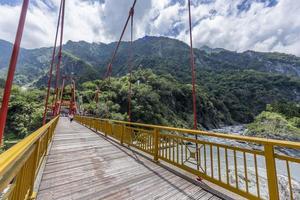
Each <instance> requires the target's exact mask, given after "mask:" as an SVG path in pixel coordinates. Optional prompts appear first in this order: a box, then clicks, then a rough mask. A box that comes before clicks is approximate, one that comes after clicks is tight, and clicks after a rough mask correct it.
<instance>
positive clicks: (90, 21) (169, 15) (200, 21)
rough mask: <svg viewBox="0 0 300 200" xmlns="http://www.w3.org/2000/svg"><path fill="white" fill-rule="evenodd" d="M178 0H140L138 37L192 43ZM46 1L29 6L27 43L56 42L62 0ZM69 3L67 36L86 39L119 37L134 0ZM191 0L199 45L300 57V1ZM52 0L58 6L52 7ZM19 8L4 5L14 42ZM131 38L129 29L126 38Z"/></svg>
mask: <svg viewBox="0 0 300 200" xmlns="http://www.w3.org/2000/svg"><path fill="white" fill-rule="evenodd" d="M176 1H177V3H176ZM176 1H175V0H159V1H158V0H138V3H137V5H136V17H135V35H136V37H143V36H144V35H146V34H147V35H166V36H172V37H175V38H177V39H180V40H183V41H185V42H188V32H187V30H188V15H187V10H186V8H187V3H186V0H185V1H182V0H181V1H180V2H179V1H178V0H176ZM273 1H274V0H273ZM0 2H1V0H0ZM43 2H44V1H37V2H36V3H34V4H32V5H31V6H30V9H29V11H28V17H27V21H26V28H25V31H24V38H23V43H22V45H23V46H24V47H28V48H33V47H40V46H51V45H52V43H53V39H54V34H55V23H56V21H57V19H56V18H57V10H58V5H59V0H50V1H47V4H45V3H43ZM66 2H67V5H66V25H65V36H64V41H67V40H75V41H78V40H86V41H88V42H112V41H116V40H117V39H118V37H119V35H120V32H121V30H122V27H123V25H124V23H125V20H126V17H127V15H128V11H129V8H130V6H131V4H132V1H131V0H122V1H120V0H106V1H100V0H98V1H97V0H93V1H91V0H72V1H66ZM182 2H183V3H182ZM193 2H194V3H195V6H193V8H192V12H193V21H194V23H195V26H194V29H193V34H194V41H195V46H196V47H200V46H203V45H208V46H211V47H222V48H226V49H230V50H235V51H245V50H248V49H251V50H258V51H280V52H286V53H292V54H296V55H298V56H300V20H298V19H300V12H299V10H300V1H295V0H278V3H277V4H276V5H275V6H271V7H268V6H267V3H260V2H259V1H254V0H252V1H251V0H249V1H248V2H249V3H251V7H250V8H249V9H248V10H244V11H243V10H240V9H238V5H240V4H241V3H242V2H244V0H214V1H199V0H198V1H197V2H196V0H194V1H193ZM201 2H202V3H201ZM203 2H205V3H203ZM49 5H54V7H51V8H49ZM54 11H55V12H54ZM19 12H20V5H17V6H8V5H1V4H0V16H1V17H0V38H2V39H6V40H9V41H13V39H14V34H15V30H16V23H17V20H18V17H19ZM2 16H5V17H2ZM128 38H129V35H128V34H126V35H125V39H128Z"/></svg>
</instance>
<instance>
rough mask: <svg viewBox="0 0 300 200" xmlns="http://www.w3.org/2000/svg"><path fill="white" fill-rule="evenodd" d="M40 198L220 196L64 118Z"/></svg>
mask: <svg viewBox="0 0 300 200" xmlns="http://www.w3.org/2000/svg"><path fill="white" fill-rule="evenodd" d="M37 199H38V200H48V199H51V200H58V199H65V200H75V199H80V200H86V199H113V200H118V199H120V200H123V199H145V200H149V199H180V200H181V199H219V198H217V197H216V196H214V195H212V194H210V193H209V192H207V191H205V190H203V189H202V188H201V187H199V186H196V185H194V184H193V183H191V182H189V181H187V180H185V179H183V178H181V177H179V176H176V175H175V174H173V173H172V172H170V171H168V170H167V169H165V168H163V167H161V166H159V165H156V164H155V163H153V162H151V161H150V160H148V159H146V158H145V157H143V156H141V155H140V154H137V153H135V152H134V151H132V150H130V149H128V148H126V147H122V146H121V145H118V144H117V143H115V142H113V141H111V140H110V139H107V138H105V137H104V136H101V135H98V134H96V133H94V132H93V131H91V130H89V129H88V128H86V127H84V126H81V125H79V124H78V123H76V122H73V123H70V122H69V121H68V120H67V119H65V118H61V119H60V121H59V123H58V126H57V128H56V135H55V137H54V140H53V144H52V148H51V150H50V153H49V155H48V159H47V161H46V167H45V169H44V173H43V177H42V181H41V184H40V187H39V191H38V196H37Z"/></svg>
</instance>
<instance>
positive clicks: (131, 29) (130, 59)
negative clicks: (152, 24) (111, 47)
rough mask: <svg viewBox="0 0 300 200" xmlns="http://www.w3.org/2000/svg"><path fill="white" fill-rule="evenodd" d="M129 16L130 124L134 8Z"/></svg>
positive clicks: (129, 118)
mask: <svg viewBox="0 0 300 200" xmlns="http://www.w3.org/2000/svg"><path fill="white" fill-rule="evenodd" d="M130 15H131V24H130V26H131V27H130V50H129V62H128V71H129V87H128V111H127V112H128V121H129V122H131V120H132V118H131V95H132V91H131V81H132V59H133V19H134V8H131V9H130Z"/></svg>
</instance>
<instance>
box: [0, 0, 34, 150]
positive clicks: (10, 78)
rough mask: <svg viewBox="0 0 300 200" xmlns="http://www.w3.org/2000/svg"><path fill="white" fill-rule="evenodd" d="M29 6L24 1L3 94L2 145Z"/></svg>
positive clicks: (0, 129) (1, 117) (0, 138)
mask: <svg viewBox="0 0 300 200" xmlns="http://www.w3.org/2000/svg"><path fill="white" fill-rule="evenodd" d="M28 5H29V0H23V5H22V9H21V15H20V18H19V24H18V29H17V33H16V38H15V42H14V46H13V51H12V55H11V58H10V63H9V68H8V72H7V78H6V82H5V87H4V93H3V98H2V105H1V110H0V145H1V144H2V138H3V134H4V128H5V123H6V118H7V111H8V103H9V99H10V94H11V88H12V83H13V79H14V75H15V71H16V66H17V61H18V56H19V51H20V45H21V40H22V35H23V30H24V24H25V19H26V14H27V10H28Z"/></svg>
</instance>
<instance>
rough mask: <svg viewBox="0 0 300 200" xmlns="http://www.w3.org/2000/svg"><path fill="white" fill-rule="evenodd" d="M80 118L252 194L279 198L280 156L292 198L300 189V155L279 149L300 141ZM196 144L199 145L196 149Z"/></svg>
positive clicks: (171, 161) (239, 191) (158, 157)
mask: <svg viewBox="0 0 300 200" xmlns="http://www.w3.org/2000/svg"><path fill="white" fill-rule="evenodd" d="M75 120H76V121H78V122H79V123H81V124H83V125H86V126H88V127H89V128H93V129H95V130H96V131H100V132H102V133H104V134H105V136H110V137H113V138H115V139H117V140H118V141H120V143H121V144H123V143H124V144H128V145H130V146H131V147H134V148H137V149H139V150H141V151H143V152H145V153H147V154H150V155H152V156H153V159H154V160H155V161H158V160H163V161H165V162H168V163H169V164H172V165H174V166H176V167H179V168H181V169H183V170H186V171H188V172H190V173H192V174H195V175H197V176H200V177H202V178H203V179H205V180H208V181H210V182H212V183H214V184H217V185H219V186H221V187H223V188H225V189H227V190H230V191H232V192H235V193H237V194H239V195H241V196H243V197H246V198H247V199H272V200H273V199H274V200H277V199H280V192H279V190H278V182H279V179H280V177H282V174H280V173H282V169H281V171H280V170H278V167H279V162H281V163H284V165H283V166H286V168H285V169H286V173H285V174H287V175H286V176H287V181H286V182H287V185H285V186H286V188H288V191H289V198H290V199H294V192H295V191H296V189H295V188H293V187H294V184H293V181H294V179H295V178H296V177H297V178H298V181H299V177H298V176H299V174H297V173H298V172H297V171H296V174H295V172H294V173H293V170H291V169H290V167H291V166H292V165H293V166H295V165H297V167H298V168H299V169H300V158H299V157H295V156H287V155H282V154H279V153H277V150H276V149H277V148H292V149H298V150H300V143H299V142H289V141H281V140H272V139H264V138H258V137H246V136H237V135H231V134H223V133H211V132H206V131H198V130H190V129H182V128H173V127H165V126H156V125H148V124H141V123H130V122H123V121H116V120H108V119H97V118H93V117H83V116H75ZM195 134H197V135H199V137H198V138H199V139H198V140H196V139H195V138H194V137H193V135H195ZM212 138H218V139H222V141H223V142H218V141H214V140H213V141H211V139H212ZM236 141H238V142H243V143H247V144H249V145H254V144H255V149H254V148H250V147H249V146H247V145H246V147H245V145H244V146H243V145H239V146H237V145H231V143H233V142H236ZM196 144H197V145H196ZM234 144H236V143H234ZM196 146H198V147H199V148H198V149H196ZM281 167H282V165H281ZM251 184H252V186H250V185H251ZM262 185H263V186H264V185H266V186H265V187H266V190H267V192H265V191H263V190H262V187H263V186H262ZM251 187H252V188H251ZM285 198H286V197H285Z"/></svg>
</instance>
